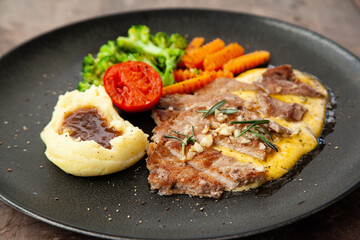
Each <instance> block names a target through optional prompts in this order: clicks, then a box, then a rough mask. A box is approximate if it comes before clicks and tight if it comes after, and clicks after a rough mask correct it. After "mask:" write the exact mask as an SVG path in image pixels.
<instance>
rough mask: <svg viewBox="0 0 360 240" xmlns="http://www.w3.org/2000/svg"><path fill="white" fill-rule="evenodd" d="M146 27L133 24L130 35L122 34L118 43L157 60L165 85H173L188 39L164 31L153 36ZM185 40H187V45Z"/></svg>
mask: <svg viewBox="0 0 360 240" xmlns="http://www.w3.org/2000/svg"><path fill="white" fill-rule="evenodd" d="M141 26H142V25H141ZM145 29H148V28H144V27H140V26H132V27H131V28H130V29H129V36H128V37H122V36H120V37H118V38H117V45H118V47H119V48H120V49H125V51H130V52H139V53H143V54H145V55H146V56H150V57H152V58H153V60H155V62H153V63H154V64H155V65H156V66H158V70H160V71H158V70H157V71H158V72H159V73H160V75H161V76H162V80H163V85H164V86H168V85H171V84H173V83H174V82H175V80H174V76H173V71H174V69H175V67H176V66H177V64H178V62H179V60H180V58H181V56H182V55H183V54H184V49H185V47H186V45H187V42H186V39H185V38H183V37H180V35H176V34H173V35H172V37H171V36H170V37H169V36H168V35H167V34H166V33H163V32H158V33H157V34H155V35H154V36H151V35H150V33H149V32H148V31H145ZM142 35H145V36H143V38H140V37H139V36H142ZM135 39H136V40H135ZM184 41H185V42H186V44H185V45H184ZM178 46H181V48H177V47H178Z"/></svg>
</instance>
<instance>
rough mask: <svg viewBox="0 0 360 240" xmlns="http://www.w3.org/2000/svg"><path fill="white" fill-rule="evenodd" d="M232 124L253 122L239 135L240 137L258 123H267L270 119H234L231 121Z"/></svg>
mask: <svg viewBox="0 0 360 240" xmlns="http://www.w3.org/2000/svg"><path fill="white" fill-rule="evenodd" d="M230 123H231V124H235V123H251V125H250V126H249V127H248V128H246V129H245V130H244V131H242V132H241V133H240V134H239V135H238V136H237V137H240V136H241V135H243V134H244V133H246V132H247V131H249V130H250V129H251V128H253V127H254V126H256V125H260V124H266V123H269V120H265V119H260V120H248V121H232V122H230Z"/></svg>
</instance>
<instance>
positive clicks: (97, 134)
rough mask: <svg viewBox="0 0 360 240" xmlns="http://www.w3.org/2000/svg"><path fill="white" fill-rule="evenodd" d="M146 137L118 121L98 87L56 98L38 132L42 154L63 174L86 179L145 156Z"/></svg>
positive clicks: (133, 127)
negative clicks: (41, 128) (45, 123)
mask: <svg viewBox="0 0 360 240" xmlns="http://www.w3.org/2000/svg"><path fill="white" fill-rule="evenodd" d="M147 138H148V135H147V134H145V133H144V132H143V131H142V130H141V129H140V128H138V127H135V126H133V125H132V124H131V123H130V122H128V121H126V120H124V119H122V118H121V117H120V116H119V114H118V112H117V111H116V110H115V108H114V107H113V104H112V101H111V99H110V97H109V95H108V94H107V93H106V91H105V89H104V87H102V86H98V87H96V86H92V87H91V88H90V89H88V90H86V91H85V92H79V91H78V90H74V91H71V92H67V93H65V94H64V95H61V96H59V100H58V102H57V104H56V106H55V109H54V112H53V114H52V118H51V121H50V122H49V124H48V125H47V126H46V127H45V128H44V130H43V131H42V132H41V139H42V140H43V141H44V143H45V145H46V151H45V155H46V156H47V158H48V159H49V160H50V161H52V162H53V163H54V164H55V165H57V166H58V167H59V168H60V169H62V170H63V171H65V172H66V173H69V174H72V175H75V176H82V177H89V176H100V175H105V174H111V173H114V172H118V171H121V170H124V169H126V168H128V167H130V166H132V165H133V164H135V163H136V162H137V161H139V160H140V159H141V158H142V157H144V155H145V154H146V149H147V147H148V144H149V141H148V139H147Z"/></svg>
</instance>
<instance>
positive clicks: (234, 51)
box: [204, 43, 244, 70]
mask: <svg viewBox="0 0 360 240" xmlns="http://www.w3.org/2000/svg"><path fill="white" fill-rule="evenodd" d="M243 54H244V48H243V47H242V46H240V45H239V44H237V43H230V44H229V45H227V46H226V47H225V48H223V49H221V50H220V51H217V52H214V53H213V54H210V55H208V56H207V57H206V58H205V59H204V69H205V70H218V69H220V68H221V67H222V66H223V65H224V64H225V63H226V62H228V61H229V60H230V59H232V58H237V57H239V56H241V55H243Z"/></svg>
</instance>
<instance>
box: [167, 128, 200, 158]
mask: <svg viewBox="0 0 360 240" xmlns="http://www.w3.org/2000/svg"><path fill="white" fill-rule="evenodd" d="M171 131H172V132H174V133H176V134H177V135H180V136H183V137H185V138H184V140H181V139H180V138H178V137H175V136H169V135H164V137H166V138H172V139H176V140H178V141H180V142H181V156H182V157H184V156H185V146H186V145H187V144H188V143H189V142H190V141H191V142H196V140H195V139H193V137H194V135H195V133H194V126H191V135H190V136H186V135H185V134H182V133H179V132H176V131H174V130H171Z"/></svg>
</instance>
